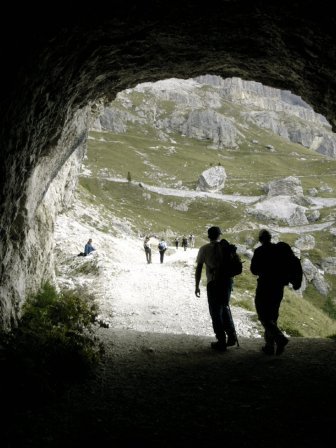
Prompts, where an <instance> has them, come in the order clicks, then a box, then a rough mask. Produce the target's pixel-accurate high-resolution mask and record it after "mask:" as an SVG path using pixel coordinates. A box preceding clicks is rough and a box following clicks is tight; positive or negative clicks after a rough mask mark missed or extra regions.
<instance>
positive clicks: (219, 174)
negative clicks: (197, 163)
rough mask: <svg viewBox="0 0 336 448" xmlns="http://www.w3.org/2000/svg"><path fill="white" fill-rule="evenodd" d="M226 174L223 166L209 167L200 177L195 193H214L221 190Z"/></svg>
mask: <svg viewBox="0 0 336 448" xmlns="http://www.w3.org/2000/svg"><path fill="white" fill-rule="evenodd" d="M226 177H227V176H226V172H225V169H224V167H223V166H214V167H211V168H209V169H207V170H205V171H203V173H202V174H201V175H200V177H199V178H198V181H197V186H196V190H197V191H209V192H216V191H219V190H222V189H223V188H224V185H225V180H226Z"/></svg>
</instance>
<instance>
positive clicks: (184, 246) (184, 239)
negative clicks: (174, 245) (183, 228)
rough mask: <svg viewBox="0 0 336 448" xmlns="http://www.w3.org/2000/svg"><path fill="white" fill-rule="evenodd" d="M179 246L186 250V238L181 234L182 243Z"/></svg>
mask: <svg viewBox="0 0 336 448" xmlns="http://www.w3.org/2000/svg"><path fill="white" fill-rule="evenodd" d="M181 246H182V247H183V248H184V250H185V251H186V250H187V247H188V238H187V237H186V236H185V235H183V237H182V244H181Z"/></svg>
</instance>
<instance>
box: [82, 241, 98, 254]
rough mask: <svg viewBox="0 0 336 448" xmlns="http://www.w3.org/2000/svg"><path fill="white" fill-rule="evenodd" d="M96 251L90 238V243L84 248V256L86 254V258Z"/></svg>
mask: <svg viewBox="0 0 336 448" xmlns="http://www.w3.org/2000/svg"><path fill="white" fill-rule="evenodd" d="M94 250H96V249H95V248H94V247H93V246H92V239H91V238H90V239H89V241H88V242H87V243H86V244H85V247H84V254H85V256H86V255H89V254H90V253H91V252H93V251H94Z"/></svg>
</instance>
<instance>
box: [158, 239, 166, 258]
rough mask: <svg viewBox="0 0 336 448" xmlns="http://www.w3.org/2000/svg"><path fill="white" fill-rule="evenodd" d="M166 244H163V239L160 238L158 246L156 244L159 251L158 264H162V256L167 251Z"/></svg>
mask: <svg viewBox="0 0 336 448" xmlns="http://www.w3.org/2000/svg"><path fill="white" fill-rule="evenodd" d="M167 247H168V246H167V243H166V242H165V240H164V239H163V238H161V240H160V242H159V244H158V249H159V253H160V263H163V258H164V254H165V252H166V250H167Z"/></svg>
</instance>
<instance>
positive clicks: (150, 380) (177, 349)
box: [2, 329, 336, 448]
mask: <svg viewBox="0 0 336 448" xmlns="http://www.w3.org/2000/svg"><path fill="white" fill-rule="evenodd" d="M101 336H102V337H103V338H104V340H105V341H106V342H107V357H106V361H105V362H104V363H103V365H102V366H101V367H99V369H98V371H97V372H96V374H95V375H93V376H92V377H91V378H90V379H87V380H85V381H81V382H79V383H77V384H76V385H72V386H71V387H69V388H67V389H66V391H65V392H63V393H60V394H59V395H58V396H54V397H48V398H46V399H45V400H39V401H38V402H35V403H34V402H24V400H23V402H22V403H19V402H17V403H14V406H13V409H11V406H9V407H8V406H7V409H6V418H5V419H4V420H3V421H2V423H4V424H5V428H4V431H3V432H2V434H3V435H4V436H5V440H4V439H3V441H5V444H4V445H2V446H4V447H8V448H9V447H25V448H26V447H34V448H36V447H68V446H69V447H70V446H71V447H83V446H98V445H99V446H109V447H110V446H118V447H119V446H120V447H147V446H160V447H173V446H174V447H176V446H184V447H185V446H194V445H197V446H201V447H209V446H215V445H216V446H218V445H219V446H226V447H270V446H271V447H283V446H286V445H294V446H296V447H313V446H314V447H316V446H320V447H321V446H329V445H330V442H328V439H329V438H331V440H332V439H333V437H334V425H335V423H336V417H335V402H336V393H335V392H336V351H335V348H336V343H335V342H334V341H332V340H327V339H305V338H291V339H290V343H289V344H288V346H287V348H286V351H285V352H284V353H283V354H282V355H281V356H278V357H276V356H274V357H267V356H265V355H264V354H263V353H261V351H260V348H261V345H262V340H261V339H241V340H240V347H230V348H229V349H228V351H227V352H226V353H217V352H214V351H212V350H211V349H210V348H209V344H210V342H211V341H212V340H213V339H212V338H207V337H198V336H188V335H172V334H157V333H156V334H153V333H139V332H135V331H126V330H122V331H113V330H109V329H102V330H101ZM7 386H8V385H6V384H3V387H4V388H6V387H7ZM31 396H33V394H31ZM217 441H218V442H217Z"/></svg>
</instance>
